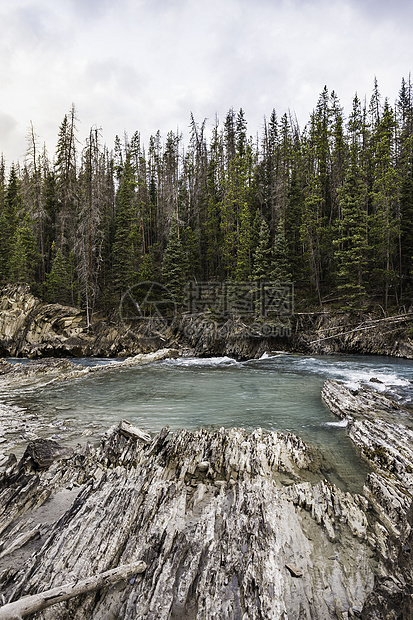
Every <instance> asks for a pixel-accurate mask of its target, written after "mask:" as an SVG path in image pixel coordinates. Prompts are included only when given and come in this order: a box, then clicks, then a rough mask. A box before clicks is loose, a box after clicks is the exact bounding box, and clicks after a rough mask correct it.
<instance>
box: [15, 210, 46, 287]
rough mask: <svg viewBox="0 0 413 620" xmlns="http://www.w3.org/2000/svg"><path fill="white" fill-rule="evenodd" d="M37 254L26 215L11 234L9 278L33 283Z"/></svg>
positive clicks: (34, 240)
mask: <svg viewBox="0 0 413 620" xmlns="http://www.w3.org/2000/svg"><path fill="white" fill-rule="evenodd" d="M38 259H39V254H38V250H37V244H36V239H35V237H34V234H33V230H32V227H31V223H30V219H29V216H28V215H26V216H25V218H24V220H23V222H22V223H21V224H19V226H18V227H17V228H16V231H15V233H14V235H13V239H12V243H11V248H10V258H9V265H8V266H9V280H10V281H11V282H21V283H26V284H30V285H33V283H34V280H35V270H36V266H37V262H38Z"/></svg>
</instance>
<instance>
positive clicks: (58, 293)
mask: <svg viewBox="0 0 413 620" xmlns="http://www.w3.org/2000/svg"><path fill="white" fill-rule="evenodd" d="M52 251H53V253H54V258H53V263H52V269H51V271H50V273H48V274H46V300H47V301H48V302H50V303H60V304H63V305H67V304H69V305H70V304H71V305H73V304H74V266H73V258H69V260H67V259H66V258H65V257H64V255H63V252H62V250H61V249H60V248H57V249H56V244H55V243H54V244H53V248H52Z"/></svg>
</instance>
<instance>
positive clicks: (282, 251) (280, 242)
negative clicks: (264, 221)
mask: <svg viewBox="0 0 413 620" xmlns="http://www.w3.org/2000/svg"><path fill="white" fill-rule="evenodd" d="M273 247H274V250H273V264H272V272H271V280H272V281H273V282H291V269H290V265H289V263H288V246H287V242H286V239H285V234H284V230H283V227H282V222H281V221H280V222H279V223H278V226H277V230H276V232H275V236H274V246H273Z"/></svg>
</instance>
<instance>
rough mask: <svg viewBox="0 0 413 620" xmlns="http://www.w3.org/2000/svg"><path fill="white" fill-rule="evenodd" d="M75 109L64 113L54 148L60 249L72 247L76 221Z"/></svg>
mask: <svg viewBox="0 0 413 620" xmlns="http://www.w3.org/2000/svg"><path fill="white" fill-rule="evenodd" d="M76 120H77V118H76V110H75V106H74V105H72V107H71V110H70V112H69V114H65V116H64V118H63V121H62V124H61V125H60V129H59V136H58V142H57V149H56V163H55V172H56V189H57V195H58V198H59V212H58V217H57V222H58V226H59V234H58V237H57V238H58V244H59V247H60V248H61V249H63V248H64V247H65V246H68V247H72V246H73V243H74V238H75V234H76V233H75V229H74V228H73V226H71V224H72V223H74V222H75V221H76V215H75V213H76V199H77V161H76Z"/></svg>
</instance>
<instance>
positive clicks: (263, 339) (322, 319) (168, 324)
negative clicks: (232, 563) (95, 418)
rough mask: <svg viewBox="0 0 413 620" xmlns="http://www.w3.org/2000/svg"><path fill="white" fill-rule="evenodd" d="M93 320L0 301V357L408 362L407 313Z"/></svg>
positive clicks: (9, 292)
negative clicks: (386, 358)
mask: <svg viewBox="0 0 413 620" xmlns="http://www.w3.org/2000/svg"><path fill="white" fill-rule="evenodd" d="M121 314H122V313H119V314H118V313H114V314H113V315H112V316H110V317H108V316H99V314H96V315H95V316H94V320H93V322H92V324H91V325H90V326H87V325H86V317H85V315H84V313H82V312H81V311H80V310H79V309H78V308H70V307H66V306H60V305H58V304H45V303H43V302H41V301H40V300H39V299H36V298H35V297H34V296H33V295H32V294H31V293H30V291H29V288H28V287H27V286H23V285H14V286H8V287H6V288H4V289H3V291H2V294H1V295H0V356H6V357H7V356H10V357H14V356H16V357H49V356H54V357H82V356H95V357H127V356H133V355H136V354H139V353H148V352H150V351H156V350H157V349H159V348H163V347H169V348H171V347H174V348H176V347H180V348H183V349H187V350H188V352H190V353H191V354H192V355H195V356H205V357H206V356H223V355H227V356H230V357H234V358H236V359H251V358H253V357H260V356H261V355H262V354H263V353H265V352H268V351H278V350H282V351H299V352H303V353H322V354H329V353H339V352H341V353H367V354H375V355H392V356H396V357H406V358H410V359H413V340H412V333H413V313H411V312H405V313H404V314H399V315H398V316H392V317H382V318H379V319H377V318H373V317H363V318H360V317H359V316H356V315H351V314H348V313H347V314H346V313H336V312H335V313H334V312H332V313H329V312H315V313H297V314H295V315H292V316H290V317H284V318H283V320H282V321H278V320H275V319H271V320H268V321H264V320H262V321H260V322H256V323H249V324H247V323H245V322H244V321H242V320H241V319H236V318H230V317H228V318H227V319H225V320H221V321H218V320H215V319H213V318H212V317H211V316H209V317H208V316H191V315H187V314H183V315H182V316H177V317H175V318H174V319H172V318H171V317H169V318H166V319H165V321H163V320H162V321H159V320H158V319H156V318H155V319H154V320H151V319H148V320H142V321H139V320H135V321H133V320H125V318H123V320H121Z"/></svg>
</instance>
